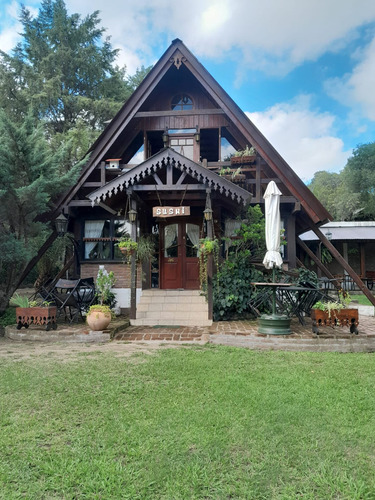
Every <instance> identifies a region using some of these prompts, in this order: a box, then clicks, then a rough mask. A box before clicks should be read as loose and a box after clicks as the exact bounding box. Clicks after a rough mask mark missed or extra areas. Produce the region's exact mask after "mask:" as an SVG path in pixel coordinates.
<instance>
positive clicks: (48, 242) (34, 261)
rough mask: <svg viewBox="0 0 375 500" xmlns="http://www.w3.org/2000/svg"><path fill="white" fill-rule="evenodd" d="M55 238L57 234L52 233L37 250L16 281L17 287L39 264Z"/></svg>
mask: <svg viewBox="0 0 375 500" xmlns="http://www.w3.org/2000/svg"><path fill="white" fill-rule="evenodd" d="M56 238H57V232H56V231H53V233H51V234H50V235H49V237H48V238H47V239H46V241H45V242H44V243H43V245H42V246H41V247H40V248H39V251H38V253H37V254H36V255H35V257H33V258H32V259H31V260H30V261H29V262H28V264H27V265H26V267H25V269H24V271H23V273H22V274H21V276H20V278H19V279H18V283H17V287H16V288H18V287H19V286H20V284H21V283H22V281H23V280H24V279H25V278H26V276H27V275H28V274H29V272H30V271H31V270H32V268H33V267H34V266H35V264H37V262H39V260H40V259H41V258H42V256H43V255H44V254H45V252H46V251H47V250H48V248H49V247H50V246H51V245H52V243H53V242H54V241H55V239H56Z"/></svg>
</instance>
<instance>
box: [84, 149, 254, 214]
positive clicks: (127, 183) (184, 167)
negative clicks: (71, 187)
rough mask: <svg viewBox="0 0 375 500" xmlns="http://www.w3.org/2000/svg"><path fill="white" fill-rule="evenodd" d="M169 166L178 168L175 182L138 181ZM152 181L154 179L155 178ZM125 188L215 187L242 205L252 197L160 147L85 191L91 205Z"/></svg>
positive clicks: (177, 154) (172, 188)
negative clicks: (89, 190) (92, 188)
mask: <svg viewBox="0 0 375 500" xmlns="http://www.w3.org/2000/svg"><path fill="white" fill-rule="evenodd" d="M168 166H170V167H171V168H176V169H178V170H180V171H181V177H180V179H179V180H177V182H176V183H174V184H173V183H171V182H170V183H168V181H167V184H160V182H156V184H155V183H152V184H144V183H143V182H142V184H140V182H141V181H144V180H146V179H147V178H148V177H152V176H154V175H155V174H156V175H157V172H158V171H159V170H160V169H161V168H164V167H168ZM188 176H190V177H192V178H193V179H196V180H197V181H198V183H196V184H195V183H194V184H192V183H190V184H189V182H188ZM159 181H160V179H159ZM153 182H155V181H154V178H153ZM127 188H131V189H134V191H138V190H142V191H146V190H148V191H156V190H157V191H159V192H160V191H161V190H162V189H163V188H164V190H168V191H173V190H184V191H187V192H192V191H202V189H207V188H210V189H212V190H213V191H218V192H219V193H220V194H222V195H223V196H226V197H228V198H231V199H232V200H234V201H235V202H237V203H238V204H243V205H245V204H246V203H248V202H250V201H251V193H249V192H248V191H246V190H245V189H243V188H241V187H239V186H236V185H235V184H233V182H230V181H228V180H226V179H224V178H222V177H220V175H218V174H216V173H215V172H211V171H210V170H208V169H206V168H205V167H203V166H202V165H199V164H198V163H195V162H193V161H192V160H189V159H188V158H186V157H185V156H182V155H181V154H179V153H177V152H176V151H174V150H173V149H170V148H166V149H162V150H161V151H159V153H157V154H156V155H154V156H152V157H151V158H148V159H147V160H146V161H144V162H143V163H141V164H139V165H137V166H136V167H133V168H132V169H131V170H129V171H128V172H126V173H124V174H122V175H120V176H118V177H116V178H115V179H113V180H112V181H110V182H108V183H107V184H106V185H105V186H103V187H101V188H99V189H96V190H95V191H93V192H92V193H90V194H89V195H88V198H89V199H90V200H91V204H92V206H94V205H98V204H100V203H103V202H104V201H105V200H107V199H109V198H111V197H112V196H114V195H116V194H117V193H119V192H121V191H124V190H126V189H127Z"/></svg>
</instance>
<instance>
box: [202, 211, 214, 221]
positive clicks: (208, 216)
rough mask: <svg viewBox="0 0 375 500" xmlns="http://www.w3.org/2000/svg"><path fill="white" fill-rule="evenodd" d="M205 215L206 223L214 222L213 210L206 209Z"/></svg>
mask: <svg viewBox="0 0 375 500" xmlns="http://www.w3.org/2000/svg"><path fill="white" fill-rule="evenodd" d="M203 214H204V219H205V220H206V221H210V220H212V214H213V210H212V208H206V209H205V210H203Z"/></svg>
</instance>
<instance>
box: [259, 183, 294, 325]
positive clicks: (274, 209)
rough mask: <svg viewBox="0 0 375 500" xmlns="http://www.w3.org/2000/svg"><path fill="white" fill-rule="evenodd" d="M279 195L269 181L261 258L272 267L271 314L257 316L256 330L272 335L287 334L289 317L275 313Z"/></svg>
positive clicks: (280, 264) (266, 193)
mask: <svg viewBox="0 0 375 500" xmlns="http://www.w3.org/2000/svg"><path fill="white" fill-rule="evenodd" d="M280 196H281V191H280V190H279V188H278V187H277V185H276V183H275V182H274V181H271V182H270V183H269V184H268V186H267V189H266V192H265V193H264V200H265V204H264V206H265V219H266V248H267V252H266V255H265V256H264V259H263V264H264V266H265V267H266V269H272V283H269V284H268V286H271V287H272V314H271V315H268V314H263V315H262V316H261V317H260V318H259V322H258V331H259V333H266V334H272V335H289V334H290V333H291V330H290V318H288V317H287V316H285V315H282V314H276V288H277V286H278V284H276V283H275V274H276V273H275V271H276V268H277V267H278V268H280V267H281V266H282V264H283V259H282V257H281V254H280V228H281V220H280Z"/></svg>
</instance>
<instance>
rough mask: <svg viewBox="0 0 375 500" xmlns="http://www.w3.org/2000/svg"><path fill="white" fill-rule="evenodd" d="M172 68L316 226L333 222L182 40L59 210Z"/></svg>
mask: <svg viewBox="0 0 375 500" xmlns="http://www.w3.org/2000/svg"><path fill="white" fill-rule="evenodd" d="M171 64H175V65H176V66H178V65H181V64H184V65H185V66H186V67H187V68H188V69H189V70H190V71H191V73H192V74H193V75H194V76H195V77H196V79H197V80H198V81H199V83H200V84H201V85H202V87H203V88H204V89H205V90H206V91H207V92H208V93H209V95H210V96H211V98H212V99H213V100H214V101H215V102H216V104H217V105H218V106H219V107H220V108H221V109H222V110H223V111H224V112H225V113H226V115H227V116H228V118H229V119H230V120H231V121H232V122H233V123H234V125H235V126H236V127H237V128H238V131H239V132H240V133H241V134H242V136H243V137H245V138H246V140H247V141H248V142H249V143H250V144H251V145H253V146H254V147H255V148H256V149H257V151H258V153H259V154H260V155H261V157H262V158H263V159H264V160H265V161H266V162H267V163H268V165H269V166H270V168H271V169H272V170H273V172H274V173H275V175H276V176H277V177H278V178H279V179H280V180H281V181H282V183H283V184H284V185H285V186H286V187H287V189H288V190H289V191H290V193H291V194H292V195H293V196H294V197H295V198H296V199H297V200H298V201H299V202H300V203H301V206H302V207H303V208H304V210H305V212H306V213H307V214H308V215H309V217H310V218H311V220H312V221H313V222H314V223H322V222H326V221H327V220H330V219H332V217H331V216H330V214H329V212H328V211H327V210H326V209H325V208H324V207H323V205H322V204H321V203H320V202H319V201H318V200H317V198H316V197H315V196H314V195H313V193H312V192H311V191H310V189H309V188H308V187H307V186H306V185H305V184H304V183H303V182H302V181H301V179H300V178H299V177H298V175H297V174H296V173H295V172H294V171H293V170H292V168H291V167H290V166H289V165H288V164H287V162H286V161H285V160H284V159H283V158H282V157H281V155H280V154H279V153H278V152H277V151H276V149H275V148H274V147H273V146H272V145H271V144H270V142H269V141H268V140H267V139H266V138H265V137H264V136H263V134H262V133H261V132H260V131H259V130H258V129H257V127H256V126H255V125H254V124H253V123H252V122H251V121H250V120H249V118H248V117H247V116H246V115H245V113H244V112H243V111H242V110H241V109H240V108H239V107H238V106H237V104H236V103H235V102H234V101H233V100H232V99H231V97H230V96H229V95H228V94H227V93H226V92H225V90H224V89H223V88H222V87H221V86H220V85H219V84H218V83H217V81H216V80H215V79H214V78H213V77H212V76H211V75H210V73H209V72H208V71H207V70H206V69H205V68H204V67H203V65H202V64H201V63H200V62H199V61H198V60H197V59H196V57H195V56H194V55H193V54H192V53H191V52H190V50H189V49H188V48H187V47H186V46H185V45H184V44H183V43H182V41H181V40H179V39H176V40H174V41H173V42H172V44H171V45H170V47H168V49H167V50H166V51H165V53H164V54H163V55H162V56H161V58H160V59H159V61H158V62H157V63H156V64H155V66H154V67H153V69H152V70H151V71H150V73H149V74H148V75H147V76H146V78H145V79H144V80H143V82H142V83H141V84H140V86H139V87H138V88H137V89H136V91H135V92H134V93H133V94H132V96H131V97H130V98H129V99H128V101H127V102H126V103H125V104H124V106H123V107H122V108H121V109H120V111H119V112H118V113H117V115H116V116H115V117H114V118H113V120H112V121H111V123H110V124H109V125H108V126H107V127H106V129H105V130H104V131H103V132H102V134H101V135H100V136H99V138H98V139H97V140H96V142H95V143H94V144H93V146H92V148H91V150H90V151H91V156H90V160H89V161H88V163H87V165H86V167H85V170H84V171H83V172H82V174H81V177H80V180H79V181H78V183H77V184H76V186H74V187H73V188H72V189H71V190H70V192H69V193H68V194H67V195H66V196H65V198H64V199H63V200H62V201H61V204H60V206H62V205H65V204H66V203H68V202H69V200H70V199H71V198H72V197H73V196H74V195H75V194H76V193H77V191H78V190H79V188H80V187H81V185H82V183H83V182H84V181H85V180H86V179H87V177H88V176H89V175H90V173H91V172H92V170H93V169H94V168H95V167H96V165H97V163H98V162H99V161H100V160H101V159H102V158H103V157H104V155H105V154H106V152H107V151H108V150H109V148H110V147H111V146H112V144H113V143H114V142H115V140H116V139H117V138H118V137H119V135H120V134H121V132H122V131H123V130H124V129H125V127H126V126H127V125H128V124H129V122H130V121H131V120H132V119H133V118H134V117H135V114H136V113H137V112H138V111H139V109H140V108H141V106H142V105H143V103H144V102H145V100H146V99H147V98H148V97H149V95H150V94H151V93H152V91H153V90H154V89H155V87H156V85H157V84H158V83H159V82H160V80H161V79H162V78H163V76H164V75H165V74H166V72H167V71H168V70H169V68H170V67H171Z"/></svg>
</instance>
